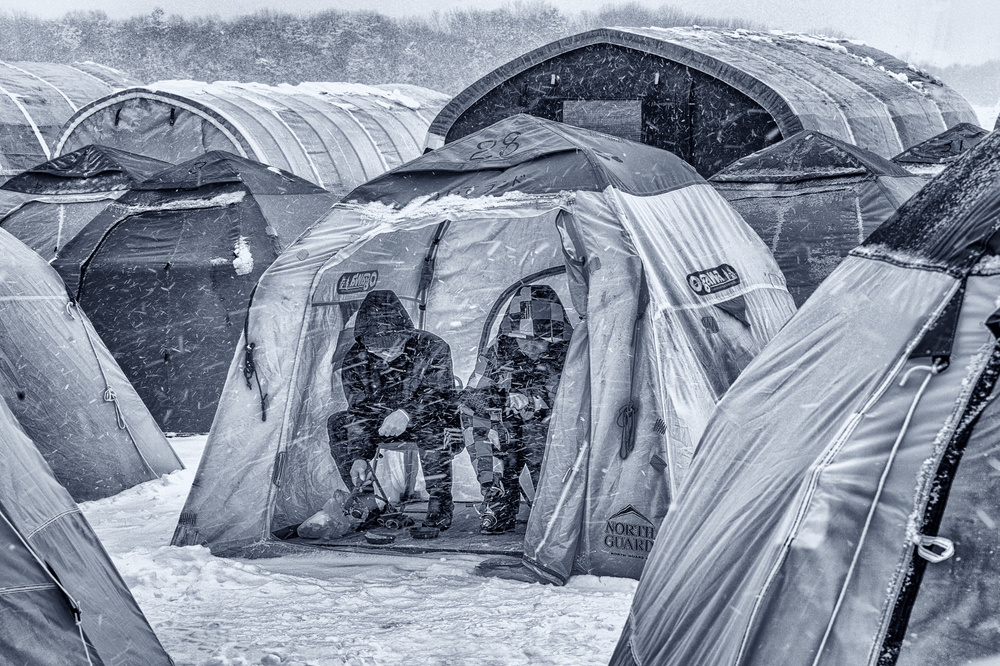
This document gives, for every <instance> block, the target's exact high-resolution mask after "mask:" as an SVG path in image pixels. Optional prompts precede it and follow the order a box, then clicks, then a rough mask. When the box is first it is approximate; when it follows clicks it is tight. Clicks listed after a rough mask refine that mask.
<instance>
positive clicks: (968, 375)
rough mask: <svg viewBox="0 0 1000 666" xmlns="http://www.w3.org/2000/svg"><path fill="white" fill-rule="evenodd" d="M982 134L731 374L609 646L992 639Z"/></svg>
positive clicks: (949, 649)
mask: <svg viewBox="0 0 1000 666" xmlns="http://www.w3.org/2000/svg"><path fill="white" fill-rule="evenodd" d="M998 149H1000V136H996V135H994V136H991V137H988V138H987V139H985V140H984V141H983V142H982V143H981V144H980V145H979V146H977V147H976V148H974V149H973V150H972V151H970V152H969V153H967V154H966V156H965V157H963V158H962V159H960V160H959V161H958V162H957V163H955V164H954V165H952V166H951V167H949V168H948V170H946V171H945V172H944V173H942V174H941V175H940V176H938V177H937V178H936V179H935V180H933V181H931V182H930V183H929V184H928V185H927V186H926V187H925V188H924V189H923V190H921V191H920V192H919V193H918V194H916V195H915V196H914V197H913V198H912V199H911V200H910V201H908V202H907V203H906V204H904V205H903V206H902V207H901V208H900V209H899V211H898V212H897V213H896V215H895V217H893V218H892V219H891V220H889V221H888V222H886V223H885V224H883V225H882V226H881V227H880V228H879V229H878V230H876V231H875V232H874V233H873V234H872V235H871V236H869V238H868V240H867V241H866V242H865V244H864V245H863V246H861V247H859V248H858V249H856V250H855V251H853V252H852V253H851V256H850V257H848V258H847V259H846V260H845V261H844V262H843V263H842V264H841V265H840V266H839V267H838V268H837V270H836V271H834V273H833V274H832V275H831V276H830V277H829V278H828V279H827V280H826V281H825V282H824V283H823V284H822V285H821V286H820V288H819V290H817V291H816V293H815V294H813V296H812V297H811V298H810V299H809V301H808V302H807V303H806V304H805V305H804V306H803V307H802V309H801V310H799V311H798V313H797V314H796V315H795V316H794V317H793V318H792V319H791V320H790V321H789V322H788V324H786V325H785V327H784V328H783V329H782V330H781V332H780V333H779V334H778V335H777V336H775V338H774V339H773V340H772V341H771V343H770V344H769V345H768V347H767V348H766V349H765V350H764V352H762V353H761V354H760V355H759V356H758V357H757V358H756V359H755V360H754V361H753V362H752V363H751V364H750V367H748V368H747V369H746V370H745V371H744V372H743V374H742V375H741V376H740V378H739V379H738V380H737V381H736V382H735V383H734V384H733V386H732V387H731V388H730V390H729V392H728V393H727V394H726V396H725V397H724V398H723V399H722V401H721V402H720V403H719V405H718V408H717V409H716V411H715V414H714V415H713V416H712V419H711V421H710V422H709V424H708V427H707V428H706V430H705V433H704V435H703V436H702V438H701V441H700V443H699V445H698V452H697V455H696V456H695V459H694V463H693V465H692V467H691V470H690V472H689V474H688V477H687V479H688V482H687V483H686V484H685V485H684V487H683V488H682V489H681V493H680V497H679V500H678V503H677V504H675V505H674V506H673V507H671V510H670V513H669V514H668V516H667V518H666V520H665V521H664V523H663V525H662V527H661V531H660V534H661V537H660V538H659V539H658V540H657V542H656V545H655V546H654V548H653V554H652V555H651V556H650V559H649V562H648V564H647V566H646V569H645V571H644V572H643V577H642V579H641V581H640V583H639V588H638V591H637V593H636V596H635V600H634V602H633V604H632V611H631V613H630V616H629V620H628V623H627V625H626V629H625V632H624V634H623V636H622V640H621V641H620V642H619V645H618V649H617V650H616V653H615V657H614V659H612V663H614V664H632V663H635V664H662V665H663V666H669V665H672V664H678V665H679V664H683V665H684V666H698V665H703V664H711V665H713V666H720V665H726V664H776V663H781V664H820V665H826V664H878V665H880V666H891V665H892V664H899V665H904V664H943V663H948V664H957V663H972V662H974V661H976V660H977V659H979V658H982V657H985V656H993V655H996V654H997V653H1000V633H998V632H997V630H996V617H997V611H998V607H997V604H998V600H1000V562H998V560H997V557H996V553H997V550H998V548H1000V532H998V531H997V529H996V528H997V521H998V517H1000V476H998V474H997V468H998V467H1000V462H998V460H997V442H998V437H1000V432H998V429H1000V401H998V400H997V393H996V388H997V387H996V382H997V377H998V376H1000V372H998V371H1000V344H998V343H997V336H998V334H1000V326H998V321H1000V312H998V310H997V294H998V293H1000V255H998V252H1000V242H998V238H1000V236H998V233H997V230H998V227H1000V219H998V213H1000V181H998V178H997V176H998V174H1000V162H998V158H997V155H998ZM977 663H978V662H977Z"/></svg>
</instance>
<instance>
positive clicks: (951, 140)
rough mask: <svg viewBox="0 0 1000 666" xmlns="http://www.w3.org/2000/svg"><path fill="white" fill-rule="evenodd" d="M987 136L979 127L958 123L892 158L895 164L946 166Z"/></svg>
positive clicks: (985, 131) (987, 131) (986, 132)
mask: <svg viewBox="0 0 1000 666" xmlns="http://www.w3.org/2000/svg"><path fill="white" fill-rule="evenodd" d="M987 134H989V130H984V129H983V128H982V127H980V126H979V125H973V124H972V123H959V124H958V125H955V126H954V127H950V128H948V129H946V130H945V131H943V132H941V133H940V134H938V135H937V136H933V137H931V138H929V139H927V140H926V141H923V142H921V143H918V144H917V145H915V146H911V147H910V148H907V149H906V150H904V151H903V152H901V153H900V154H899V155H896V156H895V157H893V158H892V161H893V162H895V163H896V164H901V165H905V166H909V165H917V164H947V163H948V162H954V161H955V160H956V159H958V158H959V157H960V156H961V155H963V154H965V152H966V151H967V150H970V149H971V148H973V147H974V146H976V145H977V144H978V143H979V142H980V141H982V140H983V138H984V137H985V136H986V135H987Z"/></svg>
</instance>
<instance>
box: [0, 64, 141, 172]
mask: <svg viewBox="0 0 1000 666" xmlns="http://www.w3.org/2000/svg"><path fill="white" fill-rule="evenodd" d="M136 83H137V82H136V81H135V80H130V79H129V78H128V77H126V75H125V74H124V73H123V72H120V71H118V70H115V69H112V68H110V67H104V66H103V65H98V64H96V63H74V64H72V65H64V64H56V63H50V62H0V182H2V181H4V180H6V179H7V177H8V176H13V175H16V174H18V173H21V172H22V171H24V170H25V169H27V168H29V167H31V166H32V165H33V164H38V163H39V162H43V161H45V160H47V159H50V158H51V157H52V156H53V155H54V154H55V153H54V152H53V151H52V146H54V145H55V143H56V140H57V139H58V138H59V131H60V130H61V129H62V126H63V124H64V123H65V122H66V121H67V120H69V118H70V116H72V115H73V114H74V113H76V112H77V111H78V110H79V109H80V108H82V107H83V106H85V105H86V104H89V103H90V102H93V101H94V100H96V99H98V98H100V97H104V96H105V95H109V94H111V93H112V92H113V91H114V90H116V89H118V88H124V87H126V86H129V85H136Z"/></svg>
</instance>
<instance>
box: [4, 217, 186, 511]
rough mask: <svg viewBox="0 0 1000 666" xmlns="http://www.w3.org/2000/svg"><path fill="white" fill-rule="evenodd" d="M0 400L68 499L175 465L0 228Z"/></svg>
mask: <svg viewBox="0 0 1000 666" xmlns="http://www.w3.org/2000/svg"><path fill="white" fill-rule="evenodd" d="M0 249H2V251H3V262H0V302H2V303H3V307H0V397H2V398H3V399H5V400H6V401H7V404H8V405H9V406H10V408H11V410H12V411H13V412H14V415H15V416H16V417H17V419H18V421H19V422H20V423H21V426H22V427H23V428H24V430H25V432H27V433H28V435H29V436H30V437H31V439H32V440H33V441H34V442H35V445H36V446H37V447H38V449H39V451H40V452H41V453H42V455H43V456H44V457H45V459H46V461H47V462H48V464H49V466H50V467H51V468H52V471H53V473H54V474H55V476H56V478H57V479H58V480H59V481H60V483H62V484H63V486H65V487H66V488H67V490H69V492H70V493H71V494H72V495H73V497H74V499H76V500H77V501H83V500H92V499H99V498H102V497H107V496H110V495H114V494H116V493H119V492H121V491H122V490H125V489H126V488H130V487H132V486H134V485H135V484H137V483H141V482H143V481H148V480H151V479H155V478H157V477H159V476H160V475H162V474H166V473H169V472H172V471H174V470H177V469H180V468H181V467H182V465H181V463H180V460H179V459H178V458H177V456H176V455H175V454H174V452H173V449H171V448H170V444H169V443H168V442H167V440H166V438H165V437H164V436H163V433H162V432H160V429H159V428H158V427H157V425H156V423H155V422H154V421H153V417H152V416H151V415H150V413H149V411H148V410H147V409H146V406H145V405H144V404H143V403H142V401H141V400H140V399H139V396H138V395H136V393H135V390H134V389H133V388H132V385H131V384H130V383H129V381H128V380H127V379H126V378H125V375H124V374H123V373H122V371H121V368H119V366H118V363H117V362H116V361H115V359H114V357H113V356H112V355H111V352H109V351H108V349H107V347H105V346H104V343H103V342H101V339H100V337H98V335H97V332H96V331H94V328H93V326H92V325H91V323H90V321H89V320H88V319H87V317H86V315H85V314H84V313H83V312H82V311H80V310H79V308H77V307H75V306H73V305H72V304H71V303H70V299H69V296H68V295H67V294H66V289H65V287H64V286H63V283H62V280H60V278H59V275H58V274H57V273H56V272H55V270H53V269H52V267H50V266H49V265H48V264H47V263H46V262H45V260H44V259H42V257H40V256H39V255H38V254H36V253H35V252H33V251H32V250H31V249H29V248H28V247H27V246H26V245H24V244H23V243H21V242H20V241H19V240H17V239H16V238H14V237H13V236H11V235H10V234H9V233H7V232H6V231H3V230H2V229H0Z"/></svg>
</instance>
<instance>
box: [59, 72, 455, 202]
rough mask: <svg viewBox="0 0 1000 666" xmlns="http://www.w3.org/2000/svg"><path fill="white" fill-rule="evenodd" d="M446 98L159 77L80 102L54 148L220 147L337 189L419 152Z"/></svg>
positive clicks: (173, 153) (168, 150) (166, 156)
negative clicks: (155, 80) (145, 85)
mask: <svg viewBox="0 0 1000 666" xmlns="http://www.w3.org/2000/svg"><path fill="white" fill-rule="evenodd" d="M447 100H448V98H447V96H445V95H443V94H442V93H438V92H435V91H433V90H429V89H426V88H420V87H418V86H408V85H404V86H366V85H362V84H357V83H301V84H299V85H297V86H291V85H280V86H267V85H263V84H259V83H236V82H216V83H200V82H196V81H160V82H158V83H155V84H152V85H150V86H147V87H144V88H129V89H128V90H121V91H118V92H115V93H113V94H110V95H107V96H106V97H103V98H101V99H99V100H96V101H94V102H93V103H91V104H89V105H87V106H86V107H84V108H82V109H80V110H79V111H78V112H77V113H76V114H74V116H73V117H72V118H70V119H69V120H68V121H67V122H66V125H65V126H64V127H63V131H62V135H61V136H60V137H59V140H58V142H57V143H56V152H57V153H58V154H63V153H66V152H70V151H73V150H76V149H77V148H80V147H81V146H84V145H86V144H90V143H98V144H101V145H106V146H113V147H115V148H120V149H122V150H127V151H129V152H133V153H139V154H142V155H148V156H150V157H155V158H157V159H160V160H165V161H167V162H171V163H173V164H177V163H179V162H184V161H186V160H189V159H192V158H195V157H197V156H198V155H201V154H202V153H205V152H210V151H213V150H224V151H227V152H230V153H234V154H237V155H240V156H241V157H246V158H249V159H252V160H256V161H258V162H263V163H264V164H269V165H271V166H274V167H277V168H279V169H285V170H287V171H290V172H291V173H294V174H295V175H297V176H299V177H301V178H305V179H306V180H309V181H311V182H313V183H316V184H317V185H319V186H320V187H324V188H326V189H328V190H330V191H331V192H333V193H334V194H336V195H338V196H343V195H344V194H347V193H348V192H350V191H351V189H352V188H354V187H356V186H357V185H360V184H361V183H363V182H364V181H366V180H368V179H369V178H373V177H375V176H377V175H379V174H381V173H383V172H385V171H388V170H389V169H391V168H393V167H396V166H399V165H400V164H402V163H403V162H405V161H406V160H408V159H411V158H414V157H416V156H417V155H419V154H420V151H421V149H422V147H423V142H424V136H425V134H426V132H427V126H428V124H429V123H430V121H431V119H432V117H433V115H434V113H436V112H437V111H438V109H440V108H441V107H442V106H443V105H444V104H445V102H447Z"/></svg>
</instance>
